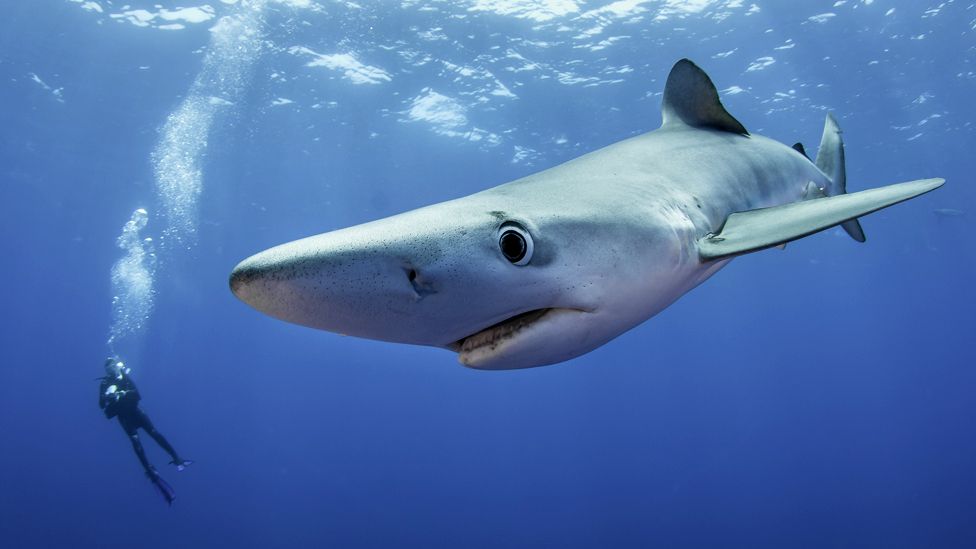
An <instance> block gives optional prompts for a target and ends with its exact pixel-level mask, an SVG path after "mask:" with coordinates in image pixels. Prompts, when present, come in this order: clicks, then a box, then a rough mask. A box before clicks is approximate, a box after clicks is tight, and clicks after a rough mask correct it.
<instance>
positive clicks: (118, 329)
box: [107, 208, 156, 354]
mask: <svg viewBox="0 0 976 549" xmlns="http://www.w3.org/2000/svg"><path fill="white" fill-rule="evenodd" d="M147 223H149V214H148V213H147V212H146V210H144V209H142V208H139V209H138V210H136V211H134V212H132V217H130V218H129V220H128V221H127V222H126V223H125V225H124V226H123V227H122V234H120V235H119V238H118V240H116V243H117V244H118V246H119V248H122V250H123V251H124V252H125V254H124V255H123V256H122V257H121V258H119V260H118V261H116V262H115V265H112V326H111V327H110V328H109V331H108V342H107V343H108V347H109V349H110V350H111V351H112V353H113V354H114V353H115V351H116V347H117V345H118V344H119V342H120V341H121V340H123V339H125V338H127V337H129V336H132V335H136V334H139V333H141V332H142V331H143V330H144V329H145V326H146V322H148V321H149V315H150V313H152V308H153V297H154V295H155V291H154V289H153V281H154V280H155V274H156V254H155V251H154V250H153V241H152V238H148V237H146V238H143V237H142V235H141V232H142V230H143V229H145V228H146V224H147Z"/></svg>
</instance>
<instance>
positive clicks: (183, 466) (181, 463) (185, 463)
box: [169, 459, 193, 471]
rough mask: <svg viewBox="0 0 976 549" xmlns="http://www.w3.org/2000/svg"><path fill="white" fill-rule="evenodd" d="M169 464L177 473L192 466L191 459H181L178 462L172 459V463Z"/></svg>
mask: <svg viewBox="0 0 976 549" xmlns="http://www.w3.org/2000/svg"><path fill="white" fill-rule="evenodd" d="M169 464H170V465H175V466H176V470H177V471H182V470H183V469H186V468H187V466H188V465H193V460H192V459H181V460H179V461H176V460H175V459H174V460H173V461H171V462H169Z"/></svg>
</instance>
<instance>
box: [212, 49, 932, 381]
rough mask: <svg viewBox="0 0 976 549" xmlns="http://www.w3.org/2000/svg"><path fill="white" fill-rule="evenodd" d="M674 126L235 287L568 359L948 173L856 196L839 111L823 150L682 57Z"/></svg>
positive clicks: (486, 365)
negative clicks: (717, 276)
mask: <svg viewBox="0 0 976 549" xmlns="http://www.w3.org/2000/svg"><path fill="white" fill-rule="evenodd" d="M662 111H663V119H664V123H663V125H662V126H661V128H660V129H658V130H656V131H652V132H650V133H647V134H644V135H641V136H638V137H634V138H631V139H627V140H625V141H621V142H619V143H616V144H613V145H610V146H608V147H605V148H603V149H600V150H598V151H595V152H592V153H589V154H586V155H584V156H582V157H580V158H577V159H575V160H572V161H569V162H566V163H565V164H562V165H559V166H556V167H554V168H551V169H548V170H545V171H542V172H539V173H536V174H534V175H530V176H528V177H525V178H522V179H519V180H516V181H513V182H511V183H507V184H505V185H501V186H498V187H495V188H492V189H489V190H486V191H483V192H480V193H477V194H473V195H471V196H467V197H464V198H460V199H457V200H451V201H448V202H443V203H440V204H436V205H433V206H428V207H426V208H421V209H418V210H414V211H410V212H407V213H403V214H400V215H395V216H393V217H389V218H386V219H381V220H379V221H373V222H371V223H366V224H363V225H358V226H355V227H350V228H347V229H342V230H338V231H333V232H330V233H325V234H321V235H318V236H313V237H309V238H305V239H302V240H297V241H294V242H290V243H287V244H283V245H281V246H277V247H275V248H271V249H269V250H266V251H264V252H261V253H259V254H257V255H254V256H252V257H250V258H248V259H246V260H244V261H242V262H241V263H240V264H239V265H237V267H236V268H235V269H234V271H233V273H232V274H231V280H230V285H231V288H232V290H233V292H234V293H235V294H236V295H237V296H238V297H239V298H240V299H242V300H243V301H245V302H246V303H248V304H250V305H251V306H253V307H254V308H256V309H258V310H260V311H262V312H264V313H267V314H269V315H271V316H274V317H276V318H279V319H282V320H285V321H288V322H294V323H296V324H302V325H305V326H311V327H313V328H319V329H322V330H328V331H331V332H337V333H341V334H348V335H353V336H359V337H365V338H370V339H378V340H383V341H392V342H399V343H411V344H418V345H431V346H436V347H443V348H445V349H450V350H452V351H456V352H457V353H458V358H459V360H460V361H461V362H462V363H463V364H465V365H467V366H471V367H474V368H483V369H510V368H526V367H532V366H542V365H546V364H553V363H557V362H561V361H564V360H568V359H571V358H573V357H576V356H579V355H582V354H584V353H587V352H589V351H591V350H593V349H595V348H597V347H599V346H601V345H603V344H604V343H607V342H608V341H610V340H612V339H613V338H615V337H617V336H619V335H620V334H622V333H624V332H626V331H627V330H629V329H631V328H633V327H634V326H636V325H638V324H640V323H641V322H643V321H645V320H647V319H648V318H650V317H652V316H654V315H655V314H657V313H658V312H660V311H661V310H663V309H664V308H665V307H667V306H668V305H670V304H671V303H673V302H674V301H675V300H676V299H678V298H679V297H681V296H682V295H683V294H684V293H686V292H688V291H689V290H691V289H692V288H694V287H695V286H697V285H699V284H701V283H702V282H703V281H704V280H706V279H707V278H708V277H710V276H712V275H713V274H714V273H715V272H716V271H718V270H719V269H721V268H722V267H723V266H724V265H725V264H726V263H727V262H728V261H729V260H730V259H731V258H732V257H734V256H736V255H740V254H743V253H748V252H751V251H756V250H760V249H765V248H768V247H771V246H776V245H782V244H785V243H786V242H788V241H791V240H795V239H797V238H802V237H803V236H806V235H808V234H812V233H814V232H817V231H819V230H823V229H825V228H827V227H831V226H835V225H842V226H843V227H844V228H845V230H847V232H848V233H849V234H850V235H851V236H852V237H854V238H855V239H856V240H860V241H863V240H864V233H863V231H861V228H860V225H859V224H858V222H857V219H856V218H857V217H858V216H860V215H864V214H866V213H870V212H872V211H875V210H877V209H880V208H883V207H886V206H888V205H891V204H894V203H897V202H900V201H902V200H907V199H908V198H912V197H914V196H917V195H919V194H922V193H924V192H928V191H930V190H932V189H934V188H936V187H938V186H939V185H941V183H942V180H926V181H917V182H911V183H904V184H900V185H892V186H889V187H883V188H880V189H872V190H871V191H864V192H862V193H855V194H845V181H844V157H843V144H842V142H841V140H840V130H839V129H838V128H837V125H836V123H835V122H834V120H833V118H832V117H830V116H828V119H827V124H826V127H825V130H824V137H823V141H822V142H821V147H820V151H819V154H818V157H817V162H816V163H814V162H811V161H810V160H809V159H807V158H806V156H805V153H804V152H803V151H802V147H796V148H791V147H788V146H786V145H783V144H781V143H778V142H776V141H772V140H770V139H766V138H764V137H761V136H758V135H750V134H749V133H748V132H747V131H746V129H745V128H744V127H743V126H742V125H741V124H740V123H739V122H738V121H737V120H735V118H733V117H732V116H731V115H729V114H728V112H726V111H725V109H724V108H723V107H722V105H721V102H720V101H719V98H718V94H717V92H716V90H715V86H714V85H713V84H712V82H711V80H710V79H709V78H708V76H707V75H705V73H704V72H703V71H701V69H699V68H698V67H697V66H696V65H694V64H693V63H692V62H691V61H688V60H681V61H679V62H678V63H677V64H676V65H675V66H674V68H673V69H672V72H671V74H670V76H669V77H668V82H667V84H666V87H665V92H664V100H663V107H662Z"/></svg>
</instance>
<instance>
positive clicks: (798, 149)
mask: <svg viewBox="0 0 976 549" xmlns="http://www.w3.org/2000/svg"><path fill="white" fill-rule="evenodd" d="M793 150H794V151H796V152H798V153H800V154H802V155H803V158H806V159H807V160H810V157H809V156H807V149H806V147H804V146H803V143H794V144H793Z"/></svg>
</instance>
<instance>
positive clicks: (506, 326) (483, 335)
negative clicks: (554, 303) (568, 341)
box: [448, 309, 554, 362]
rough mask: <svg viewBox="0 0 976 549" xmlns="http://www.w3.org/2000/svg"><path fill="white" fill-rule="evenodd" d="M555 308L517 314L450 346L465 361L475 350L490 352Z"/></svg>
mask: <svg viewBox="0 0 976 549" xmlns="http://www.w3.org/2000/svg"><path fill="white" fill-rule="evenodd" d="M553 310H554V309H535V310H532V311H527V312H524V313H521V314H517V315H515V316H513V317H511V318H508V319H505V320H503V321H501V322H499V323H497V324H493V325H491V326H489V327H487V328H485V329H484V330H481V331H480V332H476V333H473V334H471V335H469V336H467V337H462V338H461V339H459V340H457V341H455V342H454V343H452V344H450V345H449V346H448V347H449V348H450V349H451V350H452V351H456V352H457V353H458V355H460V357H461V361H462V362H464V357H465V356H469V355H470V354H471V353H473V352H475V351H479V352H481V353H490V352H492V351H493V350H495V349H496V348H497V347H498V346H499V345H501V344H502V343H504V342H506V341H509V340H511V339H513V338H515V337H516V336H517V335H518V333H519V332H521V331H522V330H524V329H526V328H528V327H529V326H532V325H534V324H536V323H538V322H539V321H540V320H542V318H543V317H545V316H546V315H547V314H549V313H550V312H552V311H553Z"/></svg>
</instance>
